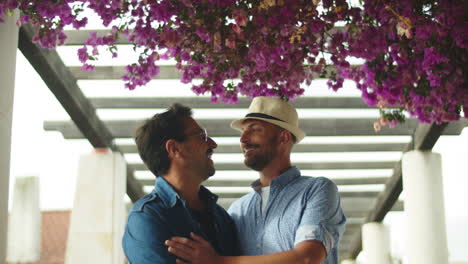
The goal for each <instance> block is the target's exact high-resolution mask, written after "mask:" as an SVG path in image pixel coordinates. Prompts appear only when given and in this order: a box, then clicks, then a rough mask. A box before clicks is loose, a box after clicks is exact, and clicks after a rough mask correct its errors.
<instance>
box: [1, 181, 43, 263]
mask: <svg viewBox="0 0 468 264" xmlns="http://www.w3.org/2000/svg"><path fill="white" fill-rule="evenodd" d="M40 257H41V210H40V204H39V178H38V177H17V178H16V181H15V188H14V193H13V201H12V207H11V213H10V221H9V224H8V249H7V262H9V263H33V262H36V261H38V260H39V258H40Z"/></svg>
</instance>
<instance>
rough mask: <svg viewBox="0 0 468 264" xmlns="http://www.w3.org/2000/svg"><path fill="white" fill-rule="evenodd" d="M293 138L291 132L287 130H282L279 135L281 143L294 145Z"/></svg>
mask: <svg viewBox="0 0 468 264" xmlns="http://www.w3.org/2000/svg"><path fill="white" fill-rule="evenodd" d="M293 140H294V138H293V136H292V134H291V132H289V131H287V130H286V129H283V130H281V132H280V134H279V143H287V144H289V143H293Z"/></svg>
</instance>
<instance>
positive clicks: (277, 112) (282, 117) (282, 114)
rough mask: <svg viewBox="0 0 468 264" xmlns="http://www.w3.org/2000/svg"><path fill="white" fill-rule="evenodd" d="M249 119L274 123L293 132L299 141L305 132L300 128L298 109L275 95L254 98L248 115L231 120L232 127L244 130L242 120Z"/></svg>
mask: <svg viewBox="0 0 468 264" xmlns="http://www.w3.org/2000/svg"><path fill="white" fill-rule="evenodd" d="M247 119H258V120H263V121H266V122H268V123H272V124H274V125H277V126H279V127H282V128H284V129H286V130H288V131H289V132H291V133H292V134H293V135H294V136H295V137H296V143H299V142H300V141H301V140H302V139H303V138H304V137H305V133H304V131H302V130H301V129H300V128H299V118H298V116H297V112H296V109H294V107H293V106H291V105H290V104H288V103H287V102H285V101H283V100H281V99H278V98H273V97H264V96H259V97H255V98H254V99H253V100H252V103H251V104H250V106H249V111H248V113H247V115H246V116H245V117H244V118H242V119H239V120H234V121H232V122H231V127H232V128H234V129H236V130H239V131H241V132H242V122H244V120H247Z"/></svg>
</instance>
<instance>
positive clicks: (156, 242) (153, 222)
mask: <svg viewBox="0 0 468 264" xmlns="http://www.w3.org/2000/svg"><path fill="white" fill-rule="evenodd" d="M168 238H170V234H169V232H167V231H166V230H165V229H164V228H161V223H159V221H158V218H157V217H156V216H154V215H152V214H151V213H149V212H145V211H137V212H132V213H131V214H130V215H129V217H128V221H127V225H126V228H125V233H124V236H123V239H122V246H123V250H124V252H125V256H126V257H127V259H128V261H129V262H130V263H131V264H154V263H169V264H170V263H175V259H176V258H175V256H174V255H172V254H169V252H168V251H167V247H166V246H164V241H165V240H167V239H168Z"/></svg>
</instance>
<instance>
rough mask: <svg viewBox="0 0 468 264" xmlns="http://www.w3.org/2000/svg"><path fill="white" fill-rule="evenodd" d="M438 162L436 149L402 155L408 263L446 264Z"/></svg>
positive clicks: (445, 235)
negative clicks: (434, 151)
mask: <svg viewBox="0 0 468 264" xmlns="http://www.w3.org/2000/svg"><path fill="white" fill-rule="evenodd" d="M441 164H442V161H441V156H440V154H438V153H433V152H429V151H427V152H423V151H410V152H407V153H405V154H404V155H403V159H402V172H403V189H404V191H405V215H406V226H407V232H406V233H407V241H408V242H407V243H406V250H407V251H406V252H407V256H408V261H409V262H408V263H410V264H448V248H447V234H446V230H445V209H444V195H443V186H442V166H441Z"/></svg>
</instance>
